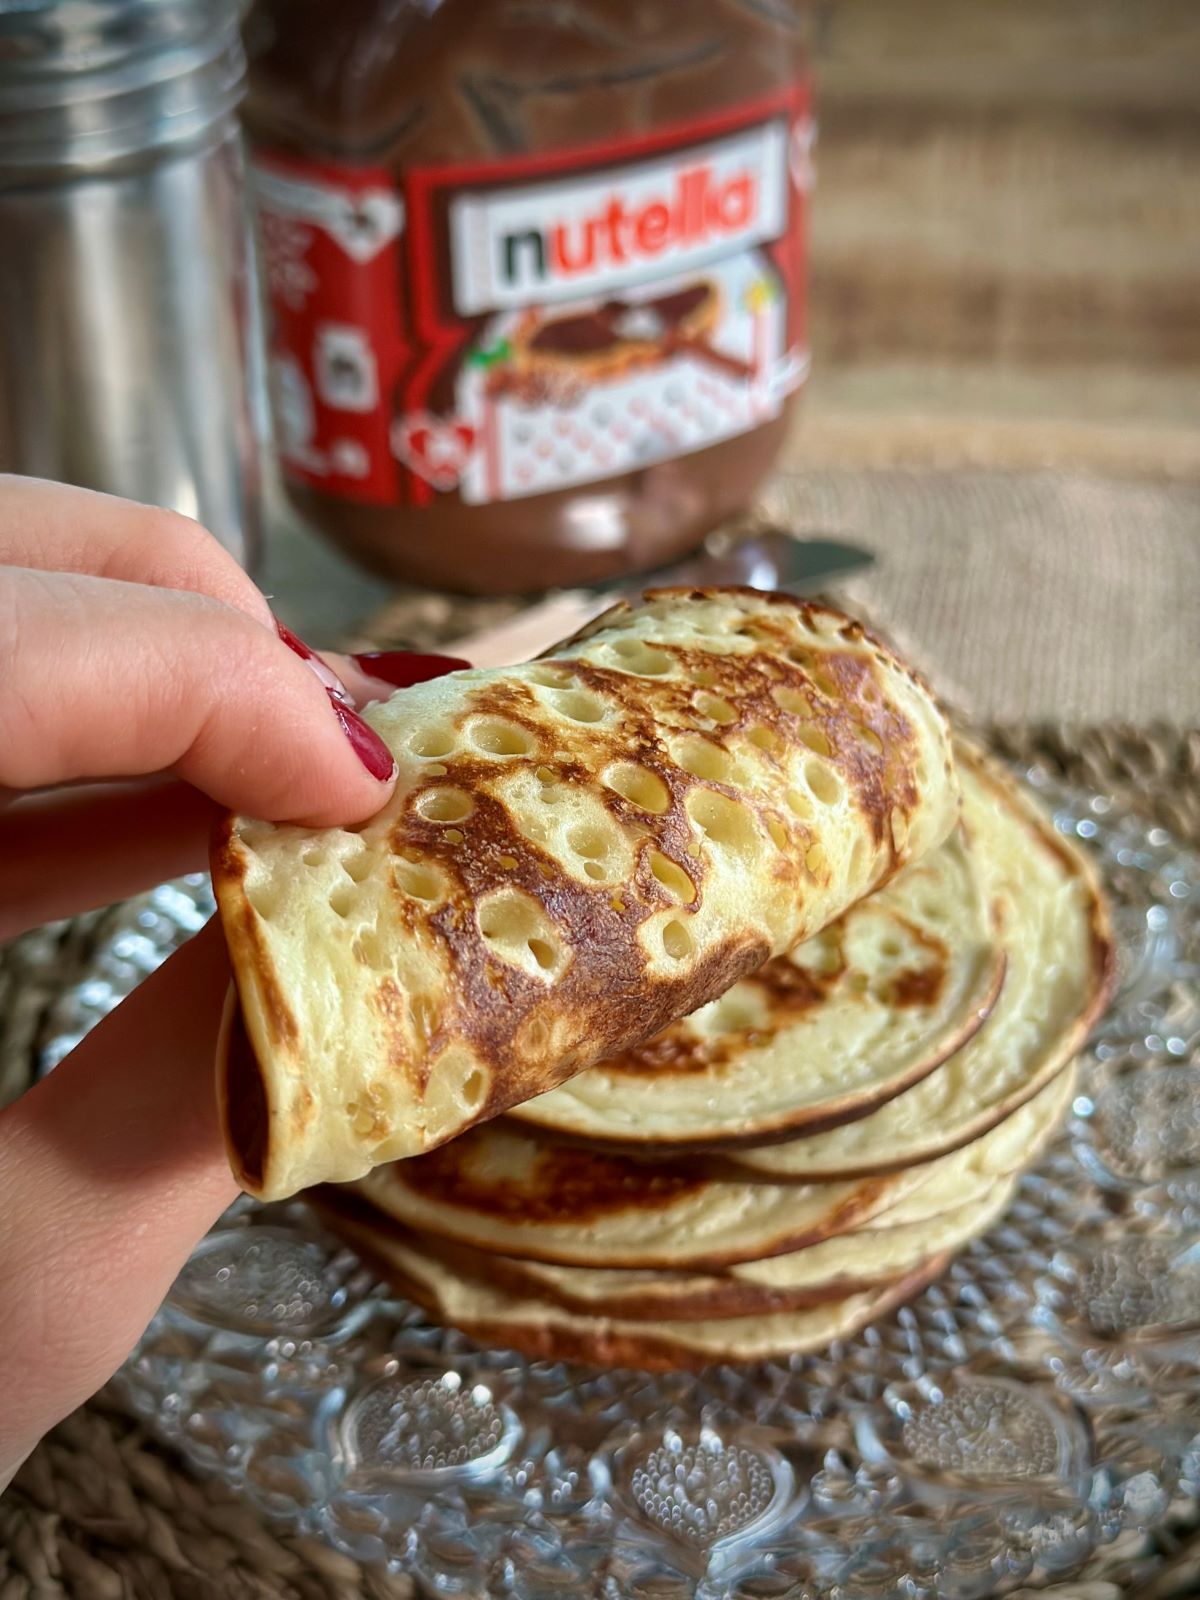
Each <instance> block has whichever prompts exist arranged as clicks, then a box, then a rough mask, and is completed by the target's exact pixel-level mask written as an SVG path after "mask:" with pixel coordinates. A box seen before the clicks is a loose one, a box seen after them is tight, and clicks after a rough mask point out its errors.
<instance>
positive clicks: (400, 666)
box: [351, 650, 471, 689]
mask: <svg viewBox="0 0 1200 1600" xmlns="http://www.w3.org/2000/svg"><path fill="white" fill-rule="evenodd" d="M351 659H352V660H353V661H354V663H355V665H356V666H358V667H361V669H362V670H363V671H364V672H365V673H366V674H367V676H368V677H369V678H378V679H380V681H381V682H383V683H390V684H394V685H395V687H396V688H398V689H407V688H408V687H409V686H410V685H411V684H414V683H426V682H427V681H428V680H429V679H430V678H440V677H442V676H443V675H444V674H445V673H447V672H462V671H464V670H466V669H467V668H469V667H470V665H471V663H470V662H469V661H463V660H462V659H461V658H460V657H458V656H422V655H414V654H413V653H412V652H411V651H408V650H364V651H363V653H362V654H361V655H357V656H353V657H351Z"/></svg>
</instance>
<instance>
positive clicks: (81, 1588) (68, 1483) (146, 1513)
mask: <svg viewBox="0 0 1200 1600" xmlns="http://www.w3.org/2000/svg"><path fill="white" fill-rule="evenodd" d="M454 626H455V619H453V618H447V617H442V618H441V621H440V623H433V624H432V625H431V626H428V627H427V628H426V630H425V632H424V633H423V635H422V637H421V639H420V641H419V642H422V643H434V642H436V641H437V640H438V639H439V638H443V637H445V630H446V629H447V628H453V627H454ZM413 642H414V643H415V642H418V640H417V639H416V638H415V637H414V640H413ZM991 742H992V743H993V745H994V746H995V748H996V749H997V750H998V751H999V752H1000V753H1001V754H1003V755H1005V756H1007V757H1008V758H1010V759H1011V760H1013V761H1015V762H1018V763H1029V762H1034V761H1041V762H1043V763H1045V765H1046V766H1047V767H1048V768H1049V769H1050V770H1051V771H1053V772H1055V773H1057V774H1059V775H1060V776H1062V777H1063V778H1066V779H1068V780H1069V781H1071V782H1073V783H1078V784H1080V785H1082V786H1084V787H1088V788H1092V789H1095V790H1098V791H1101V792H1104V793H1109V794H1111V795H1113V796H1114V797H1115V798H1116V799H1117V800H1118V801H1119V803H1120V804H1121V805H1123V806H1130V807H1132V808H1133V809H1135V810H1136V811H1138V812H1139V813H1141V814H1142V815H1144V816H1146V817H1148V818H1151V819H1153V820H1154V821H1155V822H1157V823H1159V824H1161V825H1162V826H1164V827H1167V828H1170V829H1172V830H1173V831H1174V832H1175V833H1176V834H1177V835H1178V836H1179V837H1180V838H1181V839H1183V840H1185V841H1187V842H1189V843H1190V844H1192V845H1193V846H1196V847H1198V848H1200V729H1196V730H1191V731H1189V732H1180V731H1178V730H1173V729H1171V728H1168V727H1166V726H1158V727H1144V728H1138V727H1132V726H1128V725H1120V724H1107V725H1103V726H1097V727H1091V728H1088V729H1086V730H1080V729H1071V728H1067V727H1063V726H1053V725H1044V726H1039V727H1036V728H1028V727H1026V728H1022V727H1013V726H1010V727H994V728H993V729H992V730H991ZM104 915H105V913H99V914H95V915H92V916H89V917H86V918H79V919H77V920H76V921H75V922H73V923H71V924H69V925H67V926H66V927H65V928H59V929H55V930H48V931H46V932H43V933H36V934H32V935H29V936H27V937H26V939H24V940H18V941H16V942H14V943H13V944H12V945H10V946H8V947H7V948H6V949H4V950H0V1028H2V1032H0V1085H2V1086H4V1089H5V1090H6V1092H7V1095H9V1096H11V1095H12V1094H14V1093H16V1092H18V1091H19V1089H20V1087H22V1086H23V1084H24V1083H26V1082H28V1080H29V1078H30V1076H31V1073H32V1068H33V1063H34V1060H35V1056H36V1051H37V1046H38V1038H39V1032H40V1029H41V1026H42V1018H43V1016H44V1014H45V1012H46V1009H47V1007H48V1005H49V1003H50V1001H51V998H52V993H53V991H52V990H51V989H50V988H48V987H47V985H46V983H45V981H44V979H43V978H40V977H39V978H38V979H37V981H36V982H35V981H34V978H33V972H34V971H35V970H38V971H44V962H43V961H42V960H41V959H39V960H38V962H37V967H36V969H35V967H34V964H33V958H34V957H35V956H38V957H39V958H40V957H41V956H44V953H45V941H47V940H52V941H54V944H55V945H56V946H57V949H58V956H59V959H58V962H57V972H56V978H55V983H54V986H53V990H54V991H56V990H57V989H58V988H59V987H61V986H62V985H64V984H68V983H70V982H71V981H72V979H73V977H74V975H75V974H76V973H78V971H79V970H80V968H81V967H82V965H83V964H85V963H86V961H87V958H88V953H89V950H90V948H91V945H92V942H93V940H94V939H95V937H96V930H97V928H98V926H99V924H100V921H101V919H102V918H103V917H104ZM1175 1509H1176V1521H1175V1526H1174V1528H1173V1529H1171V1528H1164V1529H1160V1530H1159V1531H1158V1532H1156V1533H1155V1534H1154V1535H1153V1536H1151V1537H1149V1538H1145V1539H1144V1538H1142V1537H1141V1536H1140V1535H1139V1536H1126V1537H1125V1538H1123V1539H1122V1540H1121V1541H1119V1542H1118V1544H1115V1545H1111V1546H1109V1547H1107V1548H1106V1549H1105V1550H1104V1551H1103V1552H1102V1553H1101V1556H1100V1557H1099V1558H1098V1559H1097V1561H1096V1562H1094V1563H1093V1565H1092V1567H1091V1568H1090V1569H1089V1570H1088V1571H1087V1572H1086V1573H1085V1574H1082V1575H1081V1576H1080V1577H1078V1578H1075V1579H1072V1580H1071V1581H1070V1582H1069V1583H1059V1584H1057V1585H1055V1586H1054V1587H1053V1588H1050V1589H1048V1590H1044V1591H1042V1592H1043V1593H1047V1594H1051V1595H1054V1596H1056V1597H1057V1600H1120V1597H1121V1596H1130V1597H1137V1600H1183V1597H1184V1596H1194V1595H1196V1594H1197V1593H1200V1533H1198V1532H1197V1530H1196V1519H1195V1515H1194V1511H1195V1508H1193V1507H1191V1506H1189V1505H1187V1504H1180V1505H1178V1506H1177V1507H1176V1508H1175ZM411 1593H412V1589H411V1587H410V1586H409V1585H408V1584H407V1582H406V1581H403V1580H397V1579H394V1578H389V1577H387V1576H386V1575H385V1574H382V1573H372V1572H369V1571H363V1570H361V1569H359V1568H358V1567H357V1566H356V1565H355V1564H354V1563H353V1562H352V1561H349V1560H347V1559H346V1557H344V1556H342V1555H339V1554H338V1553H336V1552H335V1551H333V1550H331V1549H329V1548H327V1547H325V1546H323V1545H320V1544H318V1543H315V1542H314V1541H312V1540H310V1539H300V1538H293V1537H291V1536H289V1534H288V1533H287V1532H286V1530H285V1529H283V1528H282V1527H278V1526H273V1525H271V1524H268V1523H267V1522H265V1521H264V1520H263V1519H262V1517H261V1516H260V1515H259V1514H258V1513H257V1512H256V1511H255V1510H254V1509H253V1508H251V1507H250V1506H248V1505H246V1504H244V1503H242V1502H239V1501H238V1500H237V1499H236V1498H235V1497H234V1496H232V1495H231V1494H230V1492H229V1491H228V1490H227V1489H226V1488H225V1487H224V1486H223V1485H221V1484H219V1483H216V1482H214V1481H209V1480H205V1479H199V1478H197V1477H195V1476H194V1475H193V1474H192V1473H191V1472H190V1471H189V1470H188V1469H187V1468H186V1467H185V1466H184V1465H183V1463H182V1462H181V1461H179V1460H178V1459H177V1458H176V1457H175V1456H174V1455H173V1454H172V1453H171V1452H170V1451H169V1450H166V1449H164V1448H163V1447H162V1446H160V1445H159V1444H157V1443H156V1442H155V1441H154V1440H153V1439H151V1438H149V1437H148V1436H147V1435H146V1434H145V1432H144V1431H143V1430H142V1428H141V1427H140V1426H139V1425H138V1424H137V1423H136V1422H134V1421H133V1420H132V1419H131V1418H130V1417H129V1416H127V1415H126V1414H125V1413H124V1412H123V1411H122V1410H121V1408H120V1405H119V1403H118V1401H117V1400H116V1398H115V1397H114V1396H113V1395H112V1394H110V1393H105V1394H102V1395H101V1396H99V1397H98V1398H97V1399H96V1400H94V1401H93V1402H92V1403H91V1404H90V1405H88V1406H86V1407H84V1408H83V1409H82V1410H80V1411H78V1412H76V1413H75V1414H74V1415H73V1416H71V1417H69V1418H68V1419H67V1420H66V1421H65V1422H63V1423H62V1424H61V1425H60V1426H59V1427H57V1428H56V1429H55V1430H54V1431H53V1433H52V1434H50V1435H49V1437H48V1438H47V1439H45V1440H44V1441H43V1443H42V1444H41V1446H40V1447H39V1448H38V1450H37V1451H35V1453H34V1455H33V1456H32V1457H31V1458H30V1460H29V1461H28V1462H27V1463H26V1464H25V1466H24V1467H23V1468H22V1470H21V1471H20V1473H19V1474H18V1475H17V1478H16V1480H15V1481H14V1483H13V1485H12V1486H11V1488H10V1489H9V1490H8V1492H7V1494H6V1495H5V1496H4V1497H3V1499H0V1600H63V1597H66V1596H70V1597H72V1600H142V1597H143V1596H146V1597H150V1600H160V1597H162V1600H226V1597H231V1600H241V1597H243V1596H244V1597H247V1600H260V1597H261V1600H268V1597H269V1600H334V1597H336V1600H376V1597H383V1596H388V1597H395V1596H407V1595H410V1594H411Z"/></svg>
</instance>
